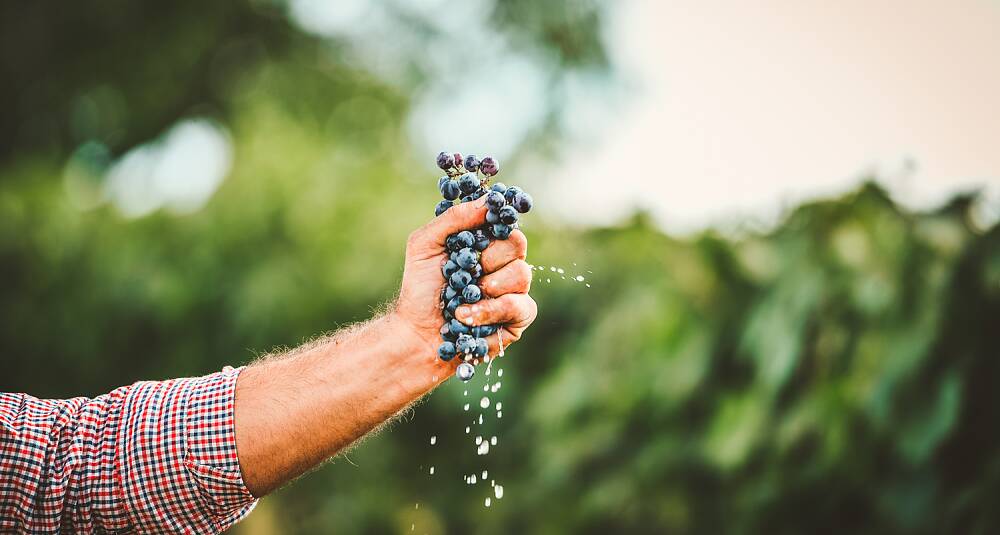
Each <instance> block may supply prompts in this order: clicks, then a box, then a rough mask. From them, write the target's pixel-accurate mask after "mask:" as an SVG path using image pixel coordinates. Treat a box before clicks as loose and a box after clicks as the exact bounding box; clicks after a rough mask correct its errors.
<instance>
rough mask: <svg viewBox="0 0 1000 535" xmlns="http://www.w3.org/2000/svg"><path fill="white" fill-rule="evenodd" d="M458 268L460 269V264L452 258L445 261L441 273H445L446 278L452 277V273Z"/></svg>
mask: <svg viewBox="0 0 1000 535" xmlns="http://www.w3.org/2000/svg"><path fill="white" fill-rule="evenodd" d="M458 270H459V267H458V264H456V263H455V262H452V261H451V260H449V261H447V262H445V263H444V265H443V266H441V274H442V275H444V278H446V279H447V278H448V277H451V275H452V274H453V273H455V272H456V271H458Z"/></svg>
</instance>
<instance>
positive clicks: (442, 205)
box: [434, 201, 455, 217]
mask: <svg viewBox="0 0 1000 535" xmlns="http://www.w3.org/2000/svg"><path fill="white" fill-rule="evenodd" d="M454 205H455V203H454V201H441V202H439V203H438V205H437V207H436V208H434V217H437V216H439V215H441V214H443V213H445V212H447V211H448V209H449V208H451V207H452V206H454Z"/></svg>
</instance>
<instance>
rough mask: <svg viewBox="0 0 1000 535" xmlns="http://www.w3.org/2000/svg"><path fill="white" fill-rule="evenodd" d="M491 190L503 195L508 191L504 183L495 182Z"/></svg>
mask: <svg viewBox="0 0 1000 535" xmlns="http://www.w3.org/2000/svg"><path fill="white" fill-rule="evenodd" d="M490 189H491V190H493V191H497V192H500V194H501V195H502V194H503V192H505V191H507V186H506V185H505V184H504V183H503V182H494V183H493V187H491V188H490Z"/></svg>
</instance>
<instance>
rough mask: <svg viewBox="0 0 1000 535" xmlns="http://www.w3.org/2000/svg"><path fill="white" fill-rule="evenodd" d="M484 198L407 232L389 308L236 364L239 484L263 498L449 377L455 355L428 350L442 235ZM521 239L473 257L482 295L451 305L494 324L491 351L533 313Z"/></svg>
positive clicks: (478, 214)
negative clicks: (467, 302)
mask: <svg viewBox="0 0 1000 535" xmlns="http://www.w3.org/2000/svg"><path fill="white" fill-rule="evenodd" d="M484 201H485V199H484V198H481V199H479V200H476V201H472V202H467V203H462V204H460V205H458V206H455V207H454V208H451V209H450V210H448V211H447V212H445V213H444V214H443V215H441V216H439V217H437V218H435V219H434V220H433V221H431V222H430V223H428V224H427V225H425V226H424V227H422V228H420V229H418V230H416V231H414V232H413V233H412V234H411V235H410V238H409V240H408V241H407V245H406V266H405V269H404V271H403V282H402V286H401V288H400V292H399V298H398V299H397V300H396V302H395V303H394V304H393V305H392V306H391V307H390V309H389V311H388V312H386V313H385V314H382V315H380V316H378V317H376V318H374V319H372V320H370V321H368V322H367V323H364V324H361V325H357V326H354V327H350V328H347V329H344V330H342V331H340V332H337V333H335V334H333V335H331V336H329V337H326V338H323V339H321V340H318V341H316V342H312V343H309V344H306V345H303V346H301V347H299V348H297V349H295V350H293V351H290V352H288V353H286V354H283V355H279V356H274V357H268V358H265V359H263V360H262V361H261V362H258V363H256V364H253V365H251V366H249V367H248V368H246V369H245V370H243V371H242V373H241V374H240V376H239V380H238V381H237V383H236V406H235V420H236V424H235V425H236V447H237V451H238V455H239V461H240V468H241V469H242V472H243V479H244V482H245V483H246V485H247V488H248V489H250V491H251V492H252V493H253V495H254V496H258V497H259V496H263V495H264V494H267V493H268V492H270V491H272V490H274V489H276V488H277V487H279V486H281V485H282V484H284V483H285V482H287V481H290V480H292V479H294V478H295V477H297V476H299V475H301V474H302V473H304V472H305V471H307V470H309V469H310V468H312V467H313V466H315V465H317V464H319V463H321V462H322V461H323V460H325V459H327V458H329V457H331V456H333V455H335V454H336V453H337V452H339V451H341V450H342V449H343V448H345V447H347V446H349V445H350V444H351V443H352V442H354V441H356V440H357V439H358V438H360V437H362V436H364V435H365V434H366V433H368V432H370V431H372V430H373V429H375V428H377V427H378V426H379V425H381V424H382V423H383V422H385V421H387V420H389V419H391V418H392V417H393V416H395V415H396V414H398V413H399V412H400V411H401V410H402V409H404V408H406V407H407V406H408V405H410V404H411V403H413V402H414V401H415V400H417V399H419V398H420V397H422V396H423V395H425V394H427V393H428V392H430V391H431V390H433V389H434V388H435V387H436V386H437V385H439V384H441V383H442V382H444V381H445V380H447V379H448V378H450V377H451V376H452V375H453V373H454V370H455V367H456V366H457V365H458V362H459V360H460V359H457V358H456V359H453V360H452V361H451V362H444V361H442V360H441V359H439V358H437V347H438V345H439V344H440V342H441V339H440V333H439V329H440V327H441V323H442V319H441V311H440V292H441V288H442V287H443V285H444V278H443V276H442V274H441V266H442V265H443V264H444V262H445V260H446V255H445V253H444V242H445V239H446V238H447V237H448V235H449V234H453V233H455V232H458V231H460V230H466V229H472V228H476V227H479V226H481V225H482V224H483V223H484V221H485V216H486V208H485V206H484ZM527 247H528V242H527V240H526V238H525V237H524V234H522V233H521V232H520V231H515V232H514V233H512V234H511V236H510V238H509V239H508V240H505V241H495V242H493V243H492V244H491V245H490V246H489V247H488V248H487V249H486V250H485V251H484V252H483V255H482V258H481V260H480V262H481V264H482V266H483V270H484V273H486V275H484V276H483V278H482V280H481V286H482V288H483V291H484V293H485V296H486V298H484V299H483V300H482V301H480V302H478V303H476V304H474V305H464V306H462V307H460V308H459V309H458V311H457V313H456V315H457V317H458V319H459V320H460V321H462V322H464V323H466V324H468V325H484V324H495V323H499V324H503V325H504V328H503V329H501V333H500V335H501V336H499V337H498V336H497V335H496V334H494V335H492V336H490V337H489V341H490V354H491V355H496V354H497V353H498V352H499V349H500V348H499V343H498V340H499V339H500V338H502V340H503V343H504V346H505V347H506V345H508V344H509V343H510V342H513V341H516V340H518V339H519V338H520V337H521V333H522V332H523V331H524V329H526V328H527V327H528V325H530V324H531V322H532V321H533V320H534V319H535V315H536V313H537V309H536V306H535V302H534V301H533V300H532V299H531V297H529V296H528V290H529V287H530V285H531V268H530V266H529V265H528V264H527V263H526V262H525V261H524V259H525V255H526V253H527Z"/></svg>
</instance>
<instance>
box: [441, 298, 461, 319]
mask: <svg viewBox="0 0 1000 535" xmlns="http://www.w3.org/2000/svg"><path fill="white" fill-rule="evenodd" d="M460 306H462V298H461V297H458V296H456V297H454V298H452V300H451V301H448V304H447V305H445V306H444V310H445V312H447V313H448V314H449V316H447V317H448V319H449V320H450V319H454V317H455V310H456V309H457V308H458V307H460Z"/></svg>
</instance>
